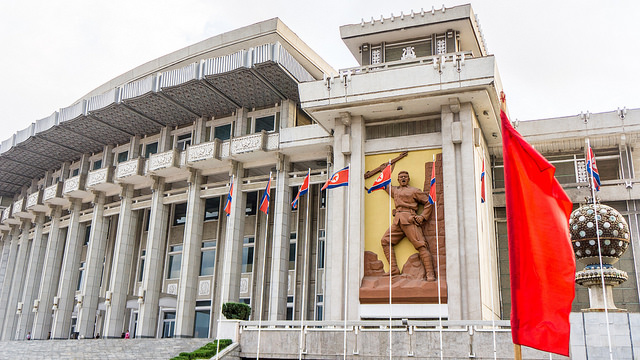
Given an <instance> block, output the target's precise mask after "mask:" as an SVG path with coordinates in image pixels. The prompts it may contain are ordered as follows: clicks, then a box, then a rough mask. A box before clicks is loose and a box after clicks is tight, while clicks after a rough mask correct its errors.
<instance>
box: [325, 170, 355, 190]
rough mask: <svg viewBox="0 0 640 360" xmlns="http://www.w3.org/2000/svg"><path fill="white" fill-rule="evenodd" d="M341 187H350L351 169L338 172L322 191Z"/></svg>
mask: <svg viewBox="0 0 640 360" xmlns="http://www.w3.org/2000/svg"><path fill="white" fill-rule="evenodd" d="M340 186H349V167H348V166H347V167H346V168H344V169H341V170H338V171H336V172H335V173H334V174H333V175H332V176H331V178H330V179H329V180H327V182H326V183H324V186H323V187H322V189H321V190H325V189H334V188H337V187H340Z"/></svg>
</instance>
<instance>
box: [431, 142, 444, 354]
mask: <svg viewBox="0 0 640 360" xmlns="http://www.w3.org/2000/svg"><path fill="white" fill-rule="evenodd" d="M435 162H436V155H435V154H433V163H434V165H433V168H434V169H435ZM433 176H434V179H435V172H434V174H433ZM429 183H431V181H429ZM429 190H431V189H429ZM437 199H438V195H437V192H436V196H434V198H433V211H434V212H435V213H436V269H437V270H436V271H437V272H438V329H439V333H440V359H443V358H444V351H443V349H442V309H441V308H442V300H441V298H440V296H441V295H440V238H439V237H438V200H437Z"/></svg>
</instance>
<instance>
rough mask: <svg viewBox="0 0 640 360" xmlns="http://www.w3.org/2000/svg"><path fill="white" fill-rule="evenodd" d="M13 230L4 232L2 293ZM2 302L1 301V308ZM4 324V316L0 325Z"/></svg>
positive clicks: (0, 269) (0, 259) (0, 264)
mask: <svg viewBox="0 0 640 360" xmlns="http://www.w3.org/2000/svg"><path fill="white" fill-rule="evenodd" d="M11 233H12V232H11V231H5V232H4V233H3V234H2V255H1V257H0V294H1V293H2V289H3V286H2V284H3V283H4V277H5V275H6V274H7V262H8V260H9V249H10V248H11ZM0 296H1V295H0ZM1 307H2V303H0V308H1ZM1 325H2V318H0V326H1Z"/></svg>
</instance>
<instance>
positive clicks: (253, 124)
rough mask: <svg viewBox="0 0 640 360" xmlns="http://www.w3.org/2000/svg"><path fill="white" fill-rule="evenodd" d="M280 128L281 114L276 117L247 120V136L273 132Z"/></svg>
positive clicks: (269, 116) (275, 115) (276, 114)
mask: <svg viewBox="0 0 640 360" xmlns="http://www.w3.org/2000/svg"><path fill="white" fill-rule="evenodd" d="M279 126H280V113H275V114H274V115H268V116H261V117H256V118H247V128H246V132H247V134H254V133H259V132H261V131H262V130H265V131H267V132H273V131H276V130H277V129H278V127H279Z"/></svg>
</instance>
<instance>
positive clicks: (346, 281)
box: [342, 163, 351, 359]
mask: <svg viewBox="0 0 640 360" xmlns="http://www.w3.org/2000/svg"><path fill="white" fill-rule="evenodd" d="M347 167H348V168H349V175H351V163H349V165H347ZM349 180H351V179H349ZM350 200H351V186H349V185H347V236H346V237H345V238H346V239H345V242H346V245H345V247H346V249H345V253H344V254H345V271H344V336H343V339H342V343H343V345H342V346H343V349H342V358H343V359H346V358H347V313H348V309H349V307H348V305H347V301H348V299H349V232H350V231H349V229H350V223H351V222H350V220H351V201H350Z"/></svg>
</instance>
